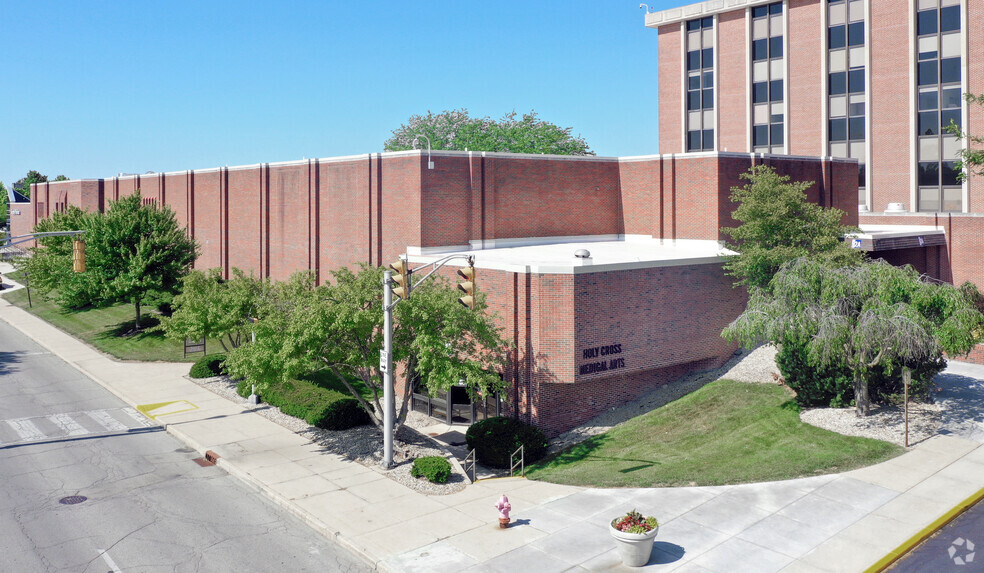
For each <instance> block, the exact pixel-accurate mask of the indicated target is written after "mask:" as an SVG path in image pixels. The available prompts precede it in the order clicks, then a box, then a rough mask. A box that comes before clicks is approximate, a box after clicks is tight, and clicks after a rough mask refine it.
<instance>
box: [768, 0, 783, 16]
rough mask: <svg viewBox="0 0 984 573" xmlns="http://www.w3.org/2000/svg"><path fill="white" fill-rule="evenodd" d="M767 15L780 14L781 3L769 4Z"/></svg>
mask: <svg viewBox="0 0 984 573" xmlns="http://www.w3.org/2000/svg"><path fill="white" fill-rule="evenodd" d="M769 14H782V2H776V3H774V4H769Z"/></svg>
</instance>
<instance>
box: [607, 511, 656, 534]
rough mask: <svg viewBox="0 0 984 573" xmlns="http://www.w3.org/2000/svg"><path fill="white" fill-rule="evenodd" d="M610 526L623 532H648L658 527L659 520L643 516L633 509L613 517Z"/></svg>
mask: <svg viewBox="0 0 984 573" xmlns="http://www.w3.org/2000/svg"><path fill="white" fill-rule="evenodd" d="M612 527H614V528H615V529H617V530H619V531H622V532H625V533H648V532H650V531H652V530H653V529H656V528H657V527H659V522H658V521H656V518H655V517H643V516H642V514H641V513H639V512H638V511H636V510H634V509H633V510H632V511H630V512H628V513H626V514H625V515H623V516H622V517H616V518H615V519H613V520H612Z"/></svg>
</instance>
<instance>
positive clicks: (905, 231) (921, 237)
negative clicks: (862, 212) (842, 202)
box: [851, 225, 946, 251]
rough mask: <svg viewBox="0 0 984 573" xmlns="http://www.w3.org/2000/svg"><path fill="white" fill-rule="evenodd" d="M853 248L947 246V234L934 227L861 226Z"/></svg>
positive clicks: (889, 249)
mask: <svg viewBox="0 0 984 573" xmlns="http://www.w3.org/2000/svg"><path fill="white" fill-rule="evenodd" d="M859 227H860V229H861V233H856V234H854V235H851V246H852V247H853V248H855V249H861V250H863V251H893V250H898V249H918V248H925V247H935V246H939V245H945V244H946V233H945V232H944V231H943V228H942V227H936V226H934V225H859Z"/></svg>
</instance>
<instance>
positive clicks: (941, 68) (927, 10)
mask: <svg viewBox="0 0 984 573" xmlns="http://www.w3.org/2000/svg"><path fill="white" fill-rule="evenodd" d="M918 8H919V11H918V12H917V13H916V34H917V38H916V46H917V50H918V62H919V63H918V71H917V82H918V88H917V90H918V92H917V100H918V102H919V111H918V112H917V115H916V137H917V138H918V145H917V152H916V154H917V155H916V156H917V159H916V172H917V180H918V182H919V195H918V202H917V203H918V208H919V210H920V211H962V210H963V190H962V187H961V184H960V180H959V179H958V174H959V172H958V170H957V168H956V159H957V153H958V151H959V149H960V144H959V142H958V141H957V139H956V137H954V136H952V135H950V134H949V133H948V132H947V131H946V129H945V128H946V126H948V125H950V123H951V122H952V123H954V124H956V125H958V126H959V125H960V123H961V113H962V109H963V108H962V106H963V101H962V98H961V93H960V88H961V86H960V82H961V79H962V74H961V69H960V68H961V65H962V59H961V55H960V42H961V36H960V34H961V25H962V24H961V14H960V2H959V0H919V3H918Z"/></svg>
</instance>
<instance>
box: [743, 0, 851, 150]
mask: <svg viewBox="0 0 984 573" xmlns="http://www.w3.org/2000/svg"><path fill="white" fill-rule="evenodd" d="M751 15H752V45H751V57H752V78H751V79H752V106H753V109H752V147H753V148H754V151H755V152H758V153H783V152H784V150H785V148H784V144H785V109H784V103H785V102H784V100H785V97H784V94H783V91H784V87H785V83H784V80H785V60H784V43H785V42H784V38H783V8H782V2H773V3H771V4H766V5H760V6H754V7H752V9H751ZM845 33H846V32H845Z"/></svg>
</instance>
